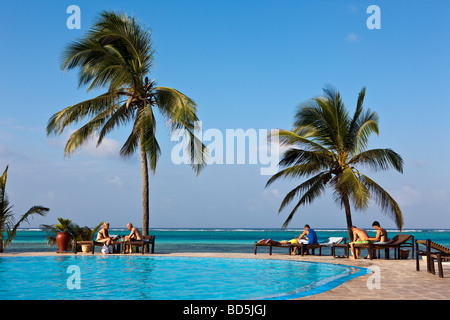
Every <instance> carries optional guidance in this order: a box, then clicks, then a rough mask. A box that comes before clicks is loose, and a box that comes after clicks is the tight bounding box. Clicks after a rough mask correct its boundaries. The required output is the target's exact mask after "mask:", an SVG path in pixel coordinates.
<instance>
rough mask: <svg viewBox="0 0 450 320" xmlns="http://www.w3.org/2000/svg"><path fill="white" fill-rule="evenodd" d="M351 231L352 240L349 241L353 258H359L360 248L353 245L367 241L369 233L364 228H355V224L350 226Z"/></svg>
mask: <svg viewBox="0 0 450 320" xmlns="http://www.w3.org/2000/svg"><path fill="white" fill-rule="evenodd" d="M352 232H353V241H352V242H350V249H351V250H352V256H353V259H359V254H360V252H361V248H355V247H354V245H355V244H365V243H369V235H368V234H367V232H366V231H365V230H364V229H361V228H357V227H355V226H353V227H352Z"/></svg>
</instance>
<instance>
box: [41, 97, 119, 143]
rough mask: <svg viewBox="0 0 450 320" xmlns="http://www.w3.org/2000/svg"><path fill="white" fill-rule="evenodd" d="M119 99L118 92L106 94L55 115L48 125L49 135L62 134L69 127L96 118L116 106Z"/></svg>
mask: <svg viewBox="0 0 450 320" xmlns="http://www.w3.org/2000/svg"><path fill="white" fill-rule="evenodd" d="M117 99H118V94H117V92H106V93H104V94H102V95H99V96H98V97H95V98H93V99H89V100H86V101H83V102H80V103H77V104H74V105H73V106H70V107H67V108H65V109H63V110H61V111H59V112H57V113H55V114H54V115H52V116H51V117H50V119H49V121H48V123H47V135H50V134H61V133H62V132H63V131H64V129H65V128H66V127H68V126H69V125H71V124H76V123H78V122H80V121H82V120H83V119H84V118H85V117H95V116H97V115H99V114H101V113H102V112H104V111H105V110H107V109H109V108H111V107H112V106H114V105H116V103H117Z"/></svg>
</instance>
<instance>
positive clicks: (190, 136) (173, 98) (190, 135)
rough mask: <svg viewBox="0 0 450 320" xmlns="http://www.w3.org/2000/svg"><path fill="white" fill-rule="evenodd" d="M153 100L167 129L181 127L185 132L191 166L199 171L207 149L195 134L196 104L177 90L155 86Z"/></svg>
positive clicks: (204, 161)
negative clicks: (163, 118) (164, 120)
mask: <svg viewBox="0 0 450 320" xmlns="http://www.w3.org/2000/svg"><path fill="white" fill-rule="evenodd" d="M155 101H156V104H157V106H158V108H159V110H160V111H161V113H162V115H163V116H164V117H165V119H166V122H167V124H168V126H169V129H170V130H171V131H172V132H174V131H175V130H178V129H181V130H184V132H185V138H186V139H187V140H188V141H187V143H186V149H187V150H186V152H187V153H188V154H189V155H190V158H191V167H192V168H193V169H194V170H195V171H196V172H197V175H198V174H199V172H200V171H201V170H202V169H203V168H204V167H205V166H206V157H207V156H208V151H207V148H206V146H205V145H204V144H203V142H202V141H201V140H200V139H198V137H197V136H196V135H195V129H196V128H195V125H196V122H197V121H198V118H197V104H196V103H195V102H194V101H193V100H192V99H190V98H189V97H188V96H186V95H184V94H183V93H181V92H179V91H178V90H175V89H172V88H167V87H157V88H156V89H155Z"/></svg>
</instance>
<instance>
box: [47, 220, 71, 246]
mask: <svg viewBox="0 0 450 320" xmlns="http://www.w3.org/2000/svg"><path fill="white" fill-rule="evenodd" d="M58 222H59V224H55V225H52V226H50V225H43V226H42V227H41V229H42V230H44V231H46V232H47V244H48V245H50V246H52V245H54V244H55V243H56V244H57V245H58V249H59V250H58V253H63V252H65V251H67V249H68V248H69V244H70V240H71V239H72V235H71V231H73V230H74V226H73V225H72V220H70V219H63V218H58ZM55 233H56V236H53V235H54V234H55Z"/></svg>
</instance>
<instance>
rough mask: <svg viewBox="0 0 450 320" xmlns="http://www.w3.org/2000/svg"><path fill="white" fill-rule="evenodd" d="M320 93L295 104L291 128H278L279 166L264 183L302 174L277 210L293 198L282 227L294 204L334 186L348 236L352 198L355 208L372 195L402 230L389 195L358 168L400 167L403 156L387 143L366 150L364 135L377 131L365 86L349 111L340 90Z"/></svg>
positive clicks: (397, 209) (363, 205)
mask: <svg viewBox="0 0 450 320" xmlns="http://www.w3.org/2000/svg"><path fill="white" fill-rule="evenodd" d="M323 91H324V95H323V96H320V97H316V98H313V99H311V100H308V101H307V102H304V103H302V104H300V106H299V108H298V110H297V113H296V115H295V119H294V120H295V121H294V125H293V128H292V130H279V131H278V138H279V142H280V145H281V146H283V147H286V148H287V150H286V151H285V152H284V153H283V155H282V159H281V160H280V163H279V165H280V167H281V168H282V170H280V171H279V172H278V173H276V174H274V175H273V176H272V177H271V178H270V179H269V180H268V181H267V184H266V187H267V186H269V185H271V184H272V183H274V182H275V181H277V180H279V179H280V178H288V179H306V181H304V182H302V183H300V184H299V185H298V186H296V187H295V188H294V189H292V190H291V191H290V192H289V193H288V194H287V195H286V196H285V198H284V199H283V201H282V203H281V205H280V208H279V212H281V211H282V210H283V209H284V208H285V207H286V206H288V205H289V204H290V203H291V202H293V201H294V200H295V205H294V207H293V209H292V210H291V212H290V214H289V215H288V217H287V219H286V221H285V222H284V224H283V227H284V228H286V227H287V226H288V224H289V223H290V221H291V220H292V218H293V216H294V215H295V213H296V212H297V210H298V208H299V207H300V206H302V205H307V204H310V203H311V202H313V201H314V200H315V199H317V198H318V197H319V196H321V195H323V194H324V192H325V190H326V188H327V187H330V188H331V189H332V190H333V195H334V199H335V201H336V202H337V203H338V204H339V205H340V206H341V208H344V209H345V216H346V220H347V229H348V233H349V239H350V240H351V239H352V232H351V227H352V216H351V204H352V205H353V206H354V208H355V209H357V210H364V209H366V208H368V206H369V203H370V201H371V200H372V199H373V200H375V202H376V203H377V204H378V205H379V206H380V207H381V209H382V211H383V212H384V213H385V214H387V215H389V216H390V217H391V218H392V219H393V220H394V221H395V224H396V226H397V227H398V228H399V229H400V231H401V230H402V227H403V225H404V220H403V214H402V211H401V209H400V207H399V205H398V203H397V202H396V201H395V200H394V198H393V197H392V196H391V195H390V194H389V193H388V192H387V191H386V190H385V189H383V188H382V187H381V186H380V185H379V184H377V183H376V182H375V181H374V180H372V179H371V178H369V177H368V176H367V175H366V174H364V173H363V171H362V170H360V169H362V168H369V169H373V170H375V171H377V170H387V169H390V168H393V169H395V170H397V171H398V172H403V160H402V158H401V156H400V155H399V154H397V153H396V152H394V151H393V150H392V149H371V150H368V149H367V147H368V142H369V137H370V136H371V135H372V134H374V133H375V134H377V135H378V134H379V127H378V122H379V117H378V115H377V113H376V112H373V111H371V110H370V109H368V108H364V106H363V103H364V97H365V93H366V88H365V87H364V88H363V89H362V90H361V91H360V93H359V95H358V99H357V103H356V110H355V111H354V113H353V115H352V114H351V113H350V112H349V111H348V110H347V108H346V106H345V105H344V102H343V101H342V98H341V95H340V93H339V91H337V90H335V89H334V88H331V87H327V88H324V89H323Z"/></svg>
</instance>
